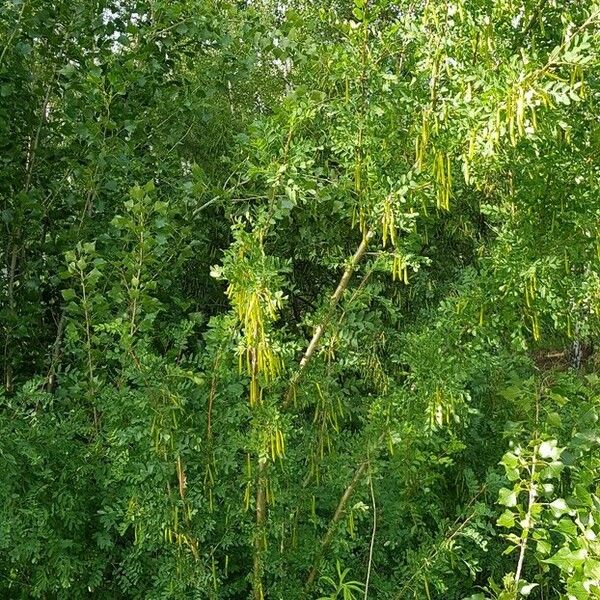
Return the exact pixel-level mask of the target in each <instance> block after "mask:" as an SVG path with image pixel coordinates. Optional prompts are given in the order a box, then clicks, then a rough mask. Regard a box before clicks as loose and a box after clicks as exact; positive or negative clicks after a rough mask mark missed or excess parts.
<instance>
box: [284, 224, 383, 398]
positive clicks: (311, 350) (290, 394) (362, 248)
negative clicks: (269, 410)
mask: <svg viewBox="0 0 600 600" xmlns="http://www.w3.org/2000/svg"><path fill="white" fill-rule="evenodd" d="M373 235H374V232H373V231H368V232H367V233H366V234H365V235H364V237H363V239H362V241H361V242H360V245H359V246H358V248H357V250H356V252H355V253H354V255H353V256H352V258H351V259H350V262H349V263H348V266H347V267H346V269H345V270H344V273H343V274H342V277H341V279H340V281H339V283H338V285H337V288H336V289H335V292H334V293H333V296H331V298H330V300H329V308H328V309H327V313H326V314H325V317H324V318H323V320H322V321H321V322H320V323H319V324H318V325H317V328H316V329H315V332H314V334H313V337H312V339H311V340H310V342H309V344H308V347H307V348H306V351H305V352H304V355H303V356H302V359H301V360H300V366H299V368H298V370H297V371H296V373H295V374H294V375H293V376H292V379H291V381H290V385H289V387H288V390H287V392H286V394H285V397H284V401H283V408H284V409H286V408H289V406H290V404H291V403H292V401H293V400H294V397H295V391H296V386H297V384H298V382H299V381H300V379H301V378H302V376H303V375H304V372H305V371H306V368H307V366H308V365H309V363H310V361H311V359H312V358H313V356H314V354H315V351H316V349H317V347H318V345H319V342H320V341H321V337H322V336H323V333H324V332H325V329H326V328H327V325H328V324H329V322H330V321H331V318H332V316H333V314H334V312H335V309H336V307H337V305H338V304H339V301H340V299H341V297H342V295H343V294H344V292H345V291H346V288H347V287H348V284H349V283H350V279H351V277H352V274H353V273H354V270H355V269H356V266H357V265H358V263H359V262H360V260H361V259H362V257H363V255H364V254H365V252H366V250H367V247H368V245H369V241H370V240H371V238H372V237H373Z"/></svg>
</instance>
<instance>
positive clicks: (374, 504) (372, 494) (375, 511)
mask: <svg viewBox="0 0 600 600" xmlns="http://www.w3.org/2000/svg"><path fill="white" fill-rule="evenodd" d="M369 489H370V491H371V504H372V506H373V529H372V530H371V543H370V545H369V563H368V566H367V578H366V580H365V600H368V597H369V581H370V579H371V568H372V566H373V548H374V547H375V535H376V533H377V504H376V503H375V491H374V490H373V473H372V472H371V473H369Z"/></svg>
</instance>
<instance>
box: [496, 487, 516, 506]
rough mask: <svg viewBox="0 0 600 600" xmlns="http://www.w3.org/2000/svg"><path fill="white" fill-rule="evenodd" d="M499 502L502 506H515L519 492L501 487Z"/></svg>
mask: <svg viewBox="0 0 600 600" xmlns="http://www.w3.org/2000/svg"><path fill="white" fill-rule="evenodd" d="M498 503H499V504H501V505H502V506H508V507H513V506H516V505H517V493H516V492H515V491H514V490H509V489H507V488H501V489H500V492H499V498H498Z"/></svg>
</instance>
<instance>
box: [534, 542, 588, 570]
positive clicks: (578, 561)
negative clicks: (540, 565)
mask: <svg viewBox="0 0 600 600" xmlns="http://www.w3.org/2000/svg"><path fill="white" fill-rule="evenodd" d="M587 555H588V553H587V550H586V549H585V548H578V549H577V550H571V549H570V548H568V547H566V546H565V547H563V548H561V549H560V550H559V551H558V552H557V553H556V554H555V555H554V556H552V557H550V558H547V559H545V560H544V561H543V562H545V563H547V564H550V565H556V566H557V567H558V568H559V569H560V570H561V571H566V572H570V571H573V570H574V569H577V568H579V567H581V566H582V565H583V564H584V562H585V561H586V558H587Z"/></svg>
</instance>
